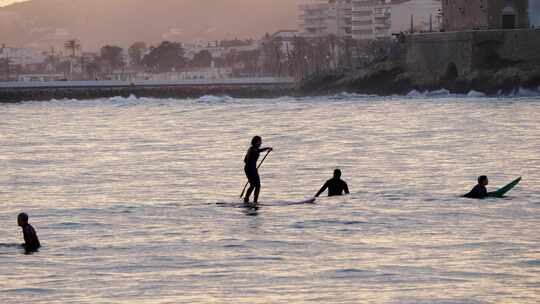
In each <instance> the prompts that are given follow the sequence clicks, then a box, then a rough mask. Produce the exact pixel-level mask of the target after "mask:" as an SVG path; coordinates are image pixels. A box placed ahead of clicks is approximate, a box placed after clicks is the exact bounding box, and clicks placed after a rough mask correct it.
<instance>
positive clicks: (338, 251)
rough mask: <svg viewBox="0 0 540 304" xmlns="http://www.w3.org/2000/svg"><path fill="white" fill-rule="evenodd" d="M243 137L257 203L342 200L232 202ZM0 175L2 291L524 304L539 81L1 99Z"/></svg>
mask: <svg viewBox="0 0 540 304" xmlns="http://www.w3.org/2000/svg"><path fill="white" fill-rule="evenodd" d="M525 93H527V92H525ZM254 135H260V136H262V137H263V142H264V144H265V145H269V146H272V147H274V149H275V150H274V152H272V153H270V155H269V156H268V158H267V159H266V161H265V163H264V164H263V166H262V167H261V169H260V173H261V179H262V183H263V189H262V193H261V198H260V200H261V201H262V202H272V201H276V200H293V201H295V200H302V199H304V198H308V197H311V196H313V195H314V194H315V193H316V191H317V190H318V189H319V187H320V186H321V185H322V184H323V183H324V182H325V180H326V179H328V178H330V177H331V175H332V171H333V170H334V169H335V168H341V170H342V171H343V179H344V180H345V181H347V183H348V184H349V188H350V189H351V195H350V196H346V197H338V198H327V197H321V198H320V199H318V200H317V204H315V205H298V206H282V207H270V206H262V207H260V208H259V209H257V210H255V209H248V208H241V207H238V206H236V205H235V204H236V203H238V202H239V198H238V196H239V195H240V192H241V190H242V187H243V185H244V183H245V177H244V173H243V157H244V153H245V152H246V150H247V148H248V147H249V142H250V140H251V137H252V136H254ZM0 169H1V171H0V172H1V174H0V204H1V208H0V303H2V304H11V303H13V304H15V303H33V304H35V303H47V304H53V303H126V304H127V303H129V304H137V303H389V304H397V303H403V304H416V303H425V304H427V303H440V304H443V303H444V304H454V303H540V230H539V229H540V170H539V169H540V97H539V95H538V94H518V95H516V96H504V97H483V96H482V95H481V94H477V93H474V92H472V93H470V94H468V95H451V94H448V93H447V92H444V91H442V92H433V93H427V94H425V93H411V94H409V95H408V96H393V97H377V96H361V95H349V94H340V95H336V96H329V97H316V98H292V97H283V98H277V99H233V98H229V97H216V96H205V97H203V98H200V99H193V100H174V99H165V100H158V99H148V98H136V97H130V98H112V99H100V100H86V101H79V100H53V101H50V102H25V103H19V104H6V105H0ZM481 174H486V175H488V176H489V178H490V185H489V186H488V188H489V189H491V190H495V189H497V188H498V187H500V186H503V185H505V184H507V183H508V182H510V181H512V180H513V179H515V178H517V177H519V176H523V181H522V182H521V183H520V184H519V185H518V186H517V187H516V188H514V190H512V191H511V192H509V193H508V196H507V197H506V198H503V199H486V200H469V199H464V198H461V197H460V195H462V194H464V193H466V192H468V191H469V190H470V189H471V188H472V187H473V186H474V185H475V183H476V178H477V176H478V175H481ZM22 211H25V212H27V213H28V214H29V215H30V223H31V224H32V225H34V227H35V228H36V230H37V233H38V235H39V237H40V240H41V242H42V245H43V247H42V248H41V250H40V252H38V253H35V254H32V255H25V254H23V252H22V249H21V248H20V247H18V245H17V244H20V243H21V242H22V241H23V240H22V234H21V230H20V228H19V227H17V224H16V217H17V214H18V213H19V212H22Z"/></svg>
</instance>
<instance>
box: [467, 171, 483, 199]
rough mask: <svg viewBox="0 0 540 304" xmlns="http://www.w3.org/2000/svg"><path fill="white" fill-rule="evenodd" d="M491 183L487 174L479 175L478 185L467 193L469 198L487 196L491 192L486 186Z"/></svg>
mask: <svg viewBox="0 0 540 304" xmlns="http://www.w3.org/2000/svg"><path fill="white" fill-rule="evenodd" d="M488 184H489V180H488V178H487V176H485V175H482V176H480V177H478V185H476V186H474V188H472V190H471V192H469V193H467V194H465V195H464V196H465V197H467V198H486V197H488V195H489V193H488V192H487V189H486V186H487V185H488Z"/></svg>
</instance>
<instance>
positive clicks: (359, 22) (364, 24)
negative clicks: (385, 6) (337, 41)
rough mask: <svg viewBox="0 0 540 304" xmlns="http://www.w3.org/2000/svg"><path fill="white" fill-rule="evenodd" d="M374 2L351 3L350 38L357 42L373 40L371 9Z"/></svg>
mask: <svg viewBox="0 0 540 304" xmlns="http://www.w3.org/2000/svg"><path fill="white" fill-rule="evenodd" d="M374 7H375V0H353V1H352V37H353V38H354V39H357V40H368V39H373V38H374V36H373V23H374V22H373V9H374Z"/></svg>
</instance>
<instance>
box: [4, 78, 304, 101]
mask: <svg viewBox="0 0 540 304" xmlns="http://www.w3.org/2000/svg"><path fill="white" fill-rule="evenodd" d="M295 88H296V86H295V83H293V82H287V81H284V82H279V81H278V82H264V83H257V82H252V83H241V82H237V83H214V84H117V83H106V82H103V83H94V82H86V84H85V82H75V83H70V82H65V84H62V83H54V84H47V83H40V84H39V85H36V84H31V83H29V84H27V85H21V84H18V85H13V86H9V84H4V86H3V87H0V102H3V103H6V102H22V101H47V100H52V99H97V98H109V97H117V96H121V97H129V96H137V97H154V98H199V97H201V96H205V95H216V96H225V95H226V96H231V97H235V98H268V97H278V96H285V95H292V94H293V93H294V92H295Z"/></svg>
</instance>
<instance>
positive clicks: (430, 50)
mask: <svg viewBox="0 0 540 304" xmlns="http://www.w3.org/2000/svg"><path fill="white" fill-rule="evenodd" d="M404 43H405V48H404V50H405V53H404V58H403V60H402V68H403V70H404V71H405V73H406V75H407V78H408V79H410V81H411V83H412V85H414V86H418V87H428V88H429V87H456V88H459V87H463V88H465V87H467V88H469V87H470V88H471V89H475V88H476V89H480V90H484V91H492V90H494V89H503V90H504V89H507V88H508V87H513V86H538V85H540V83H539V82H540V29H536V30H535V29H518V30H485V31H466V32H449V33H425V34H414V35H408V36H406V37H405V41H404Z"/></svg>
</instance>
